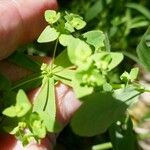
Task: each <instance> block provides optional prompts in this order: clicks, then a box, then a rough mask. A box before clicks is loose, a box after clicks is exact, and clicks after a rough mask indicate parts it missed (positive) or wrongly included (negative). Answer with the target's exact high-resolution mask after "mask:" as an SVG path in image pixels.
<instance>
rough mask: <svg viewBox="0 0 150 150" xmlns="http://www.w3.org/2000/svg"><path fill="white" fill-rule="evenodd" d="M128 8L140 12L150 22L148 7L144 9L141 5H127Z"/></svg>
mask: <svg viewBox="0 0 150 150" xmlns="http://www.w3.org/2000/svg"><path fill="white" fill-rule="evenodd" d="M126 6H127V7H129V8H132V9H135V10H137V11H139V12H140V13H141V14H143V15H144V16H145V17H146V18H147V19H149V20H150V11H149V10H148V9H147V8H146V7H144V6H142V5H140V4H136V3H127V5H126Z"/></svg>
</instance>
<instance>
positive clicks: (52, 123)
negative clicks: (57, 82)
mask: <svg viewBox="0 0 150 150" xmlns="http://www.w3.org/2000/svg"><path fill="white" fill-rule="evenodd" d="M43 81H44V82H43V85H42V88H41V90H40V92H39V95H38V96H37V98H36V100H35V102H34V106H33V111H34V112H37V113H38V114H39V115H40V117H41V118H42V119H43V122H44V124H45V126H46V128H47V130H48V131H49V132H55V131H56V130H59V129H58V128H59V127H58V126H57V128H56V125H58V123H57V122H56V104H55V103H56V101H55V89H54V79H53V78H46V79H45V80H43Z"/></svg>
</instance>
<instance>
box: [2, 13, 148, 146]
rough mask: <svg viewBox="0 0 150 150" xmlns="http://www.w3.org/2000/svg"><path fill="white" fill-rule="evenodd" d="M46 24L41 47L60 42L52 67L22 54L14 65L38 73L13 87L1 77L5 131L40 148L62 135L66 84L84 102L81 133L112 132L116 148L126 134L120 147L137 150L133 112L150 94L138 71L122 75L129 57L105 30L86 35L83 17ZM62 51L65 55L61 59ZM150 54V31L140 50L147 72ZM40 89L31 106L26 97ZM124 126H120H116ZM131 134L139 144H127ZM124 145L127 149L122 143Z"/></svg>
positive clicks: (76, 125) (54, 16)
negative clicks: (61, 97)
mask: <svg viewBox="0 0 150 150" xmlns="http://www.w3.org/2000/svg"><path fill="white" fill-rule="evenodd" d="M45 20H46V21H47V23H48V25H47V27H46V28H45V29H44V31H43V32H42V33H41V35H40V36H39V38H38V42H39V43H47V42H55V46H54V52H53V57H52V61H51V63H50V64H41V63H39V62H36V61H33V60H31V59H30V58H29V57H27V56H26V55H24V54H23V53H21V52H16V53H15V54H13V55H12V56H11V57H10V58H9V60H10V61H11V62H13V63H16V64H19V65H21V66H22V67H25V68H27V69H30V70H32V71H33V74H32V75H31V76H30V77H28V78H25V79H24V80H21V81H19V82H17V83H16V84H12V85H11V84H10V82H9V81H7V79H5V77H3V76H1V77H0V80H1V83H2V84H4V85H5V86H1V87H0V91H1V92H2V97H1V99H2V102H1V103H2V106H3V107H2V108H1V112H2V115H1V126H2V128H3V129H4V130H5V131H7V132H9V133H10V134H13V135H15V136H16V137H17V138H18V139H20V140H21V141H22V142H23V144H24V145H26V144H28V143H29V142H30V141H31V140H36V141H37V142H40V139H41V138H44V137H45V136H46V134H47V132H59V131H60V130H62V127H61V125H60V124H59V122H58V121H57V119H56V103H55V85H56V84H57V82H59V81H60V82H62V83H64V84H66V85H68V86H70V87H72V88H73V90H74V92H75V94H76V97H77V98H78V99H79V100H81V101H82V102H83V104H82V106H81V107H80V108H79V110H78V111H77V112H76V113H75V115H74V116H73V118H72V120H71V127H72V129H73V131H74V132H75V133H77V134H79V135H81V136H94V135H97V134H101V133H103V132H105V131H106V130H107V129H109V130H110V136H111V139H112V144H113V146H114V147H115V145H116V144H117V142H118V141H117V140H116V139H119V137H117V136H116V132H121V133H120V134H122V138H121V139H120V141H123V140H126V141H128V142H129V141H130V142H129V143H130V145H128V147H129V149H131V148H132V149H133V148H134V141H135V138H134V135H133V133H132V122H131V120H130V117H129V115H128V113H127V109H128V107H130V106H131V105H132V104H133V103H135V102H136V101H137V99H138V98H137V97H138V96H139V95H140V94H142V93H143V92H145V91H146V92H149V91H150V89H147V88H145V87H144V86H142V85H140V84H139V83H138V82H137V81H136V80H137V76H138V68H133V69H131V71H130V73H128V72H126V71H125V72H124V73H122V74H120V72H116V71H115V69H117V68H118V66H119V64H120V63H121V62H122V60H123V58H124V55H123V54H122V53H121V52H112V51H111V48H110V44H109V41H108V37H107V35H105V34H104V33H103V32H102V31H101V30H98V29H94V30H91V31H87V32H84V27H85V26H86V22H85V21H84V20H83V18H82V17H81V16H79V15H76V14H73V13H68V12H64V13H59V12H58V13H57V12H56V11H52V10H47V11H46V12H45ZM60 45H61V46H63V48H64V50H63V51H62V52H61V53H60V54H59V55H58V56H57V57H56V51H57V48H58V46H60ZM143 45H144V46H143ZM149 48H150V47H149V29H148V31H147V32H146V34H145V35H144V37H143V39H142V41H141V43H140V45H139V46H138V48H137V52H138V55H139V60H140V62H141V63H142V64H143V65H144V66H145V67H146V68H149V65H148V63H149V60H148V57H147V54H148V53H149V52H147V50H149ZM22 60H23V61H22ZM64 60H65V61H64ZM147 62H148V63H147ZM37 86H41V89H40V91H39V94H38V96H37V98H36V100H35V102H33V105H31V103H30V102H29V100H28V98H27V96H26V94H25V92H24V91H26V90H29V89H31V88H34V87H37ZM22 89H23V90H22ZM4 99H12V101H8V100H7V101H5V100H4ZM14 99H16V101H15V100H14ZM7 102H9V103H7ZM118 122H119V125H118V124H116V123H118ZM81 124H82V126H81ZM123 125H124V126H123ZM112 128H113V130H111V129H112ZM123 131H124V132H123ZM130 131H131V132H130ZM128 133H130V134H131V136H132V137H133V138H131V139H129V138H127V137H128ZM118 145H119V147H122V143H121V142H120V143H119V144H118ZM109 146H110V144H109ZM119 147H117V148H116V149H119Z"/></svg>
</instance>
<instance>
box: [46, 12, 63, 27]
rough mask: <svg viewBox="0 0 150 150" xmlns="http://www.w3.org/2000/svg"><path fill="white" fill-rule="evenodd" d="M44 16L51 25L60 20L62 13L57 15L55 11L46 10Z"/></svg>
mask: <svg viewBox="0 0 150 150" xmlns="http://www.w3.org/2000/svg"><path fill="white" fill-rule="evenodd" d="M44 16H45V20H46V21H47V22H48V23H49V24H54V23H56V22H57V21H58V20H59V18H60V13H59V12H58V13H57V12H56V11H55V10H46V11H45V14H44Z"/></svg>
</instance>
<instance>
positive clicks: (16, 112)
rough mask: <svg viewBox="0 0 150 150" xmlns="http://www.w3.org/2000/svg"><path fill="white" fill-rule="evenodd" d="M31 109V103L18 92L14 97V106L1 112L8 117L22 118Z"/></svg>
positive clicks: (20, 91)
mask: <svg viewBox="0 0 150 150" xmlns="http://www.w3.org/2000/svg"><path fill="white" fill-rule="evenodd" d="M30 109H31V103H30V102H29V100H28V98H27V96H26V94H25V92H24V91H23V90H19V91H18V93H17V96H16V105H15V106H10V107H8V108H6V109H5V110H4V111H3V114H4V115H6V116H8V117H22V116H24V115H25V114H27V112H29V110H30Z"/></svg>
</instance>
